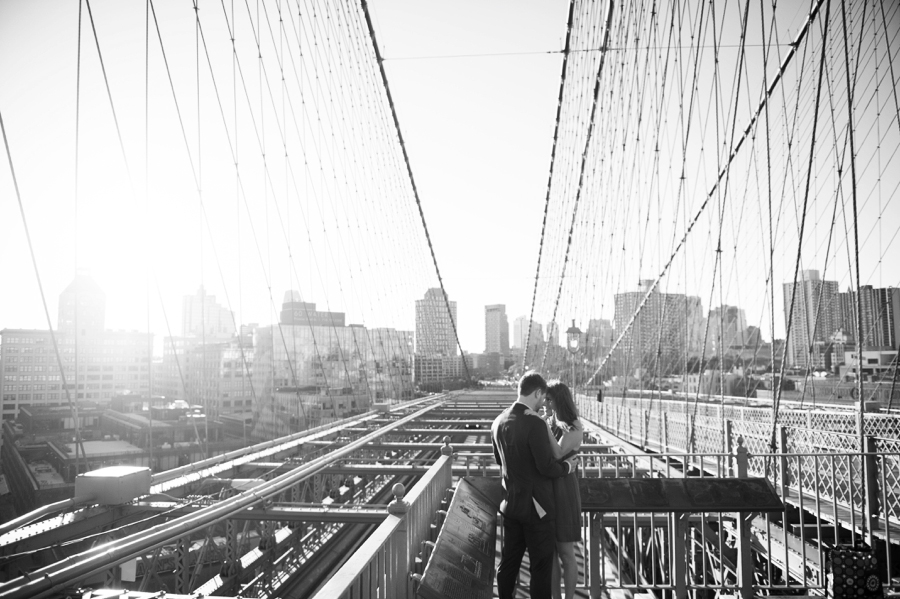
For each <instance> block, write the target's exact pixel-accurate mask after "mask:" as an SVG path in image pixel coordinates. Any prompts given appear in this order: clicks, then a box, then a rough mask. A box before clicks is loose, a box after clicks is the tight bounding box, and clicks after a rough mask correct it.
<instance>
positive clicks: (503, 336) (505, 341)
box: [484, 304, 509, 356]
mask: <svg viewBox="0 0 900 599" xmlns="http://www.w3.org/2000/svg"><path fill="white" fill-rule="evenodd" d="M484 353H486V354H490V353H498V354H500V355H501V356H506V355H509V320H508V319H507V318H506V306H505V305H503V304H493V305H490V306H485V307H484Z"/></svg>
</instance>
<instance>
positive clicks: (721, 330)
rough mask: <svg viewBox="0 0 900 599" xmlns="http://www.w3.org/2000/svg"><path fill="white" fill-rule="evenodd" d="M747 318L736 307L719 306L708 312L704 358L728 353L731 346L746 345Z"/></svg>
mask: <svg viewBox="0 0 900 599" xmlns="http://www.w3.org/2000/svg"><path fill="white" fill-rule="evenodd" d="M746 336H747V318H746V316H745V315H744V311H743V310H742V309H740V308H738V307H737V306H719V307H718V308H713V309H712V310H710V311H709V329H708V331H707V335H706V356H707V357H711V356H716V355H718V354H719V352H720V351H721V352H723V353H726V354H727V353H728V350H729V349H730V348H731V347H732V346H740V347H743V346H744V345H747V339H746Z"/></svg>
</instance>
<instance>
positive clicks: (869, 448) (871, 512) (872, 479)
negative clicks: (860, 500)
mask: <svg viewBox="0 0 900 599" xmlns="http://www.w3.org/2000/svg"><path fill="white" fill-rule="evenodd" d="M876 451H877V449H876V447H875V438H874V437H871V436H869V435H866V446H865V455H864V458H865V466H864V469H863V474H864V475H865V477H866V506H865V510H866V513H865V517H866V523H868V526H867V527H866V530H867V534H868V538H867V539H866V542H867V543H868V544H869V547H874V545H873V544H872V541H873V539H872V532H873V531H874V530H875V527H876V525H877V524H878V516H879V514H880V510H879V509H878V503H879V502H878V456H876V455H875V452H876Z"/></svg>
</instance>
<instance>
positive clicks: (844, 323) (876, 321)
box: [839, 285, 900, 349]
mask: <svg viewBox="0 0 900 599" xmlns="http://www.w3.org/2000/svg"><path fill="white" fill-rule="evenodd" d="M839 296H840V299H839V304H840V311H841V315H840V318H841V323H840V326H841V328H842V329H843V330H844V332H845V333H847V334H848V335H849V336H850V338H851V339H852V340H853V341H854V342H860V341H862V346H863V347H864V348H877V347H883V348H891V349H897V348H898V345H900V289H896V288H892V287H888V288H882V289H878V288H873V287H872V286H871V285H863V286H862V287H861V288H860V310H861V311H862V326H863V334H862V335H859V334H857V331H856V327H857V322H856V292H855V291H853V290H852V289H848V290H847V291H846V292H845V293H840V294H839Z"/></svg>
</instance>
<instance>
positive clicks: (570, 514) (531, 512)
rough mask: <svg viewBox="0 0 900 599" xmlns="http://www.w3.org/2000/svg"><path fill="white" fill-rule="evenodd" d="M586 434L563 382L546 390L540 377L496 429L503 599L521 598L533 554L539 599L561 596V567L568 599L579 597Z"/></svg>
mask: <svg viewBox="0 0 900 599" xmlns="http://www.w3.org/2000/svg"><path fill="white" fill-rule="evenodd" d="M542 408H543V411H542ZM542 412H543V413H542ZM583 432H584V428H583V426H582V424H581V421H580V420H579V419H578V412H577V410H576V408H575V402H574V401H573V399H572V394H571V392H570V391H569V388H568V387H567V386H566V385H564V384H563V383H560V382H551V383H550V384H547V382H546V381H545V380H544V379H543V377H542V376H541V375H539V374H537V373H536V372H527V373H525V375H524V376H523V377H522V378H521V379H520V380H519V396H518V398H517V399H516V401H515V403H513V404H512V405H511V406H510V407H508V408H507V409H506V410H504V411H503V412H502V413H501V414H500V415H499V416H498V417H497V419H496V420H494V424H493V425H492V426H491V441H492V443H493V446H494V457H495V458H496V460H497V463H498V464H499V465H500V471H501V475H502V476H503V489H504V492H503V502H502V503H501V504H500V512H501V513H502V514H503V550H502V555H501V559H500V568H499V569H498V570H497V590H498V593H499V596H500V599H512V597H513V595H514V594H515V590H516V580H517V578H518V575H519V567H520V566H521V564H522V557H523V556H524V554H525V550H526V549H527V550H528V559H529V562H530V567H531V597H532V598H533V599H544V598H547V599H549V598H550V597H559V596H560V567H559V561H560V559H561V560H562V564H563V568H562V574H563V576H562V578H563V580H564V581H565V587H566V598H567V599H570V598H572V597H574V596H575V584H576V582H577V581H576V579H577V576H578V566H577V564H576V561H575V543H577V542H578V541H580V540H581V496H580V494H579V491H578V480H577V478H576V476H575V467H576V460H577V458H576V457H575V452H576V451H577V450H578V448H580V447H581V441H582V436H583Z"/></svg>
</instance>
